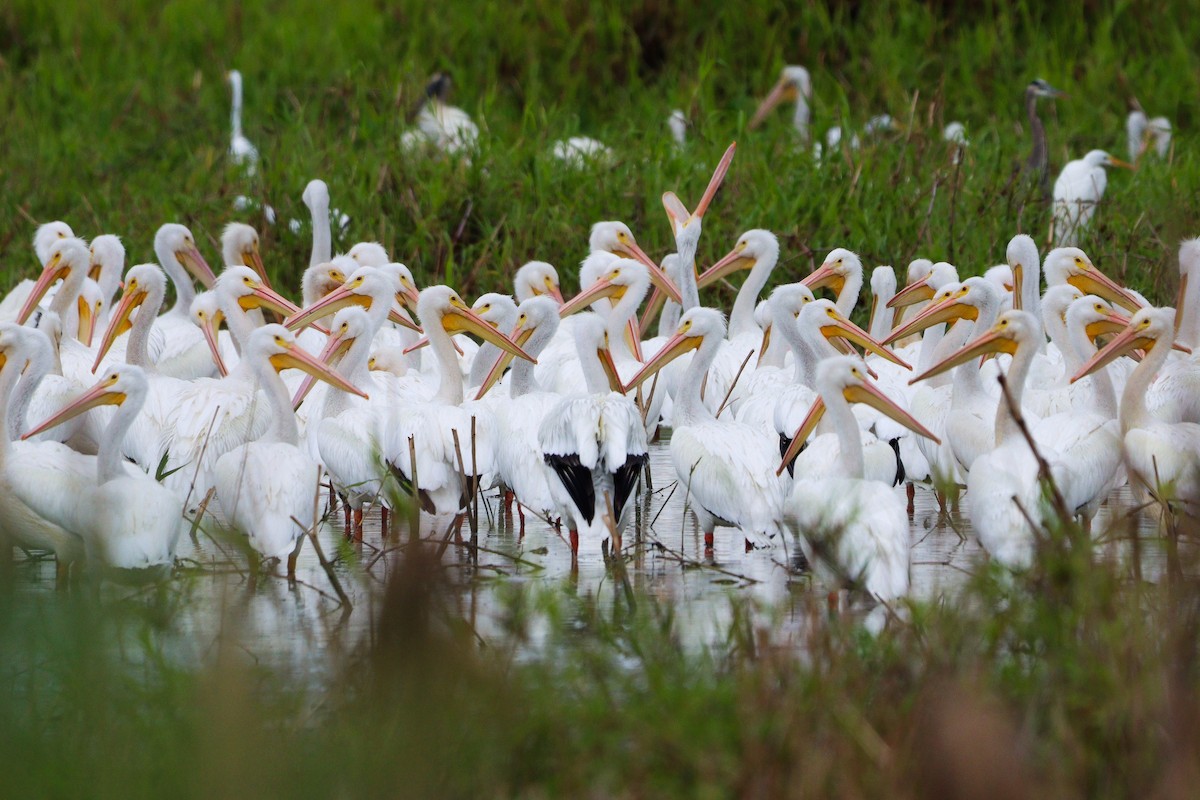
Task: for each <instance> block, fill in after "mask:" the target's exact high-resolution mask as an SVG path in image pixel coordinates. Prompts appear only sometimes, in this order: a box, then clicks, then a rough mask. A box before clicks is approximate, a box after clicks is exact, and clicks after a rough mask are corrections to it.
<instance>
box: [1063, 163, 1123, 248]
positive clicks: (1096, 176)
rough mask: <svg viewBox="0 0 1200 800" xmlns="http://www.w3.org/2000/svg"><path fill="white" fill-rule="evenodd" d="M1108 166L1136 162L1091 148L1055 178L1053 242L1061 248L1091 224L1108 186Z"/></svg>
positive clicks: (1071, 242) (1069, 244)
mask: <svg viewBox="0 0 1200 800" xmlns="http://www.w3.org/2000/svg"><path fill="white" fill-rule="evenodd" d="M1105 167H1124V168H1126V169H1133V165H1132V164H1129V163H1126V162H1124V161H1122V160H1120V159H1119V158H1113V157H1112V156H1110V155H1109V154H1108V153H1106V152H1104V151H1103V150H1092V151H1090V152H1088V154H1087V155H1085V156H1084V157H1083V158H1080V159H1076V160H1075V161H1071V162H1068V163H1067V165H1066V166H1065V167H1063V168H1062V172H1060V173H1059V174H1058V178H1057V180H1055V181H1054V242H1055V244H1056V245H1057V246H1059V247H1071V246H1074V245H1075V244H1077V243H1078V241H1079V237H1080V235H1081V234H1082V233H1083V232H1084V231H1085V230H1086V229H1087V228H1088V226H1089V225H1090V224H1091V221H1092V217H1093V216H1094V215H1095V213H1096V206H1098V205H1099V204H1100V198H1102V197H1103V196H1104V189H1105V187H1106V186H1107V185H1108V174H1107V173H1106V172H1105V171H1104V168H1105Z"/></svg>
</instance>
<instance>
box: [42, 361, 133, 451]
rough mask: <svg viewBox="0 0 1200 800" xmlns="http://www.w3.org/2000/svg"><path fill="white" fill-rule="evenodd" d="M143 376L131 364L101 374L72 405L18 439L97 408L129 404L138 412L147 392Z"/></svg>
mask: <svg viewBox="0 0 1200 800" xmlns="http://www.w3.org/2000/svg"><path fill="white" fill-rule="evenodd" d="M148 386H149V384H148V382H147V380H146V373H145V372H143V371H142V368H141V367H138V366H134V365H133V364H116V365H114V366H112V367H110V368H109V369H107V370H105V371H104V376H103V377H102V378H100V380H99V381H97V382H96V383H95V385H93V386H92V388H90V389H88V390H87V391H86V392H84V393H83V394H82V395H80V396H79V397H78V398H76V399H75V400H74V401H73V402H71V403H70V404H68V405H67V406H65V407H64V408H62V409H61V410H59V411H58V413H56V414H54V415H53V416H51V417H50V418H49V419H47V420H45V421H43V422H41V423H40V424H38V425H36V426H34V427H33V428H32V429H31V430H30V431H28V432H27V433H24V434H22V436H21V438H22V439H28V438H29V437H31V436H37V435H38V434H39V433H41V432H42V431H44V430H47V429H48V428H53V427H54V426H55V425H61V424H62V423H64V422H66V421H67V420H69V419H73V418H75V417H77V416H79V415H80V414H83V413H85V412H87V411H90V410H91V409H93V408H96V407H98V406H105V405H114V406H120V405H124V404H125V403H127V402H132V403H133V407H134V408H141V406H142V403H143V402H145V400H146V392H147V389H148Z"/></svg>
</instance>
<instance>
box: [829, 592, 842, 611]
mask: <svg viewBox="0 0 1200 800" xmlns="http://www.w3.org/2000/svg"><path fill="white" fill-rule="evenodd" d="M840 601H841V597H840V592H838V590H837V589H834V590H833V591H832V592H830V593H829V594H827V595H825V606H826V607H827V608H828V609H829V613H830V614H834V615H836V614H837V613H838V608H839V607H840V606H841V602H840Z"/></svg>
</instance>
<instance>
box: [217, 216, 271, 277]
mask: <svg viewBox="0 0 1200 800" xmlns="http://www.w3.org/2000/svg"><path fill="white" fill-rule="evenodd" d="M221 258H222V260H223V261H224V262H225V266H230V265H237V264H242V265H244V266H247V267H250V268H251V269H253V270H254V271H255V272H257V273H258V277H259V278H261V279H262V282H263V283H265V284H267V285H268V286H270V285H271V281H270V279H269V278H267V268H266V267H265V266H263V260H262V253H260V252H259V249H258V231H256V230H254V228H252V227H251V226H249V225H246V224H244V223H241V222H231V223H229V224H228V225H226V226H225V230H223V231H221Z"/></svg>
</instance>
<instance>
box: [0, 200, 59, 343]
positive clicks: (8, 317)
mask: <svg viewBox="0 0 1200 800" xmlns="http://www.w3.org/2000/svg"><path fill="white" fill-rule="evenodd" d="M74 238H75V234H74V232H72V230H71V226H70V225H68V224H67V223H65V222H62V221H61V220H55V221H54V222H45V223H42V224H41V225H39V226H38V227H37V231H35V232H34V234H33V252H34V253H35V254H36V255H37V260H38V264H39V265H40V266H42V267H43V269H44V268H45V265H46V263H47V262H48V261H49V260H50V259H51V258H52V254H51V252H50V248H51V247H52V246H53V245H54V244H55V243H57V242H59V241H61V240H63V239H74ZM35 284H36V281H31V280H29V279H28V278H25V279H23V280H22V281H21V282H20V283H18V284H17V285H16V286H14V287H13V289H12V291H10V292H9V293H8V294H6V295H5V296H4V300H3V301H0V321H3V322H13V321H14V320H16V318H17V314H18V312H20V310H21V308H22V306H24V305H25V301H26V300H28V299H29V294H30V293H31V292H32V291H33V287H34V285H35Z"/></svg>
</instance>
